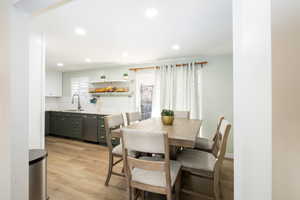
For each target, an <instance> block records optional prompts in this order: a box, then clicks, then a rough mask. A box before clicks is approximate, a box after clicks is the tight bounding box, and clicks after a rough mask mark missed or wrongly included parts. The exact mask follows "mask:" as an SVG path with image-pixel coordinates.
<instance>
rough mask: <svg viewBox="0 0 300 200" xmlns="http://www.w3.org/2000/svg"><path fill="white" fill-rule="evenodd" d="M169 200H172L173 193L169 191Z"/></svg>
mask: <svg viewBox="0 0 300 200" xmlns="http://www.w3.org/2000/svg"><path fill="white" fill-rule="evenodd" d="M167 200H172V192H171V191H168V193H167Z"/></svg>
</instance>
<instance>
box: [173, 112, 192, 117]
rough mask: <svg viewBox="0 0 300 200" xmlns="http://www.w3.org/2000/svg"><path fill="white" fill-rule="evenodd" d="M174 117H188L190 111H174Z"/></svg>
mask: <svg viewBox="0 0 300 200" xmlns="http://www.w3.org/2000/svg"><path fill="white" fill-rule="evenodd" d="M174 117H175V118H184V119H190V111H174Z"/></svg>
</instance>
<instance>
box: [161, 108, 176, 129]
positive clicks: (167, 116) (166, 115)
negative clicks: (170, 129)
mask: <svg viewBox="0 0 300 200" xmlns="http://www.w3.org/2000/svg"><path fill="white" fill-rule="evenodd" d="M161 121H162V123H163V124H164V125H167V126H170V125H173V121H174V111H172V110H167V109H163V110H162V112H161Z"/></svg>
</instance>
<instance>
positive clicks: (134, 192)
mask: <svg viewBox="0 0 300 200" xmlns="http://www.w3.org/2000/svg"><path fill="white" fill-rule="evenodd" d="M135 194H136V189H135V188H131V199H130V200H135V198H136V195H135Z"/></svg>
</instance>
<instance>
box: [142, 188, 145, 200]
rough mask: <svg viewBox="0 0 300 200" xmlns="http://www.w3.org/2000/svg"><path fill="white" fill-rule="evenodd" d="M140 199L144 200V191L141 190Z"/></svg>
mask: <svg viewBox="0 0 300 200" xmlns="http://www.w3.org/2000/svg"><path fill="white" fill-rule="evenodd" d="M141 199H142V200H145V191H143V190H141Z"/></svg>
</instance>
